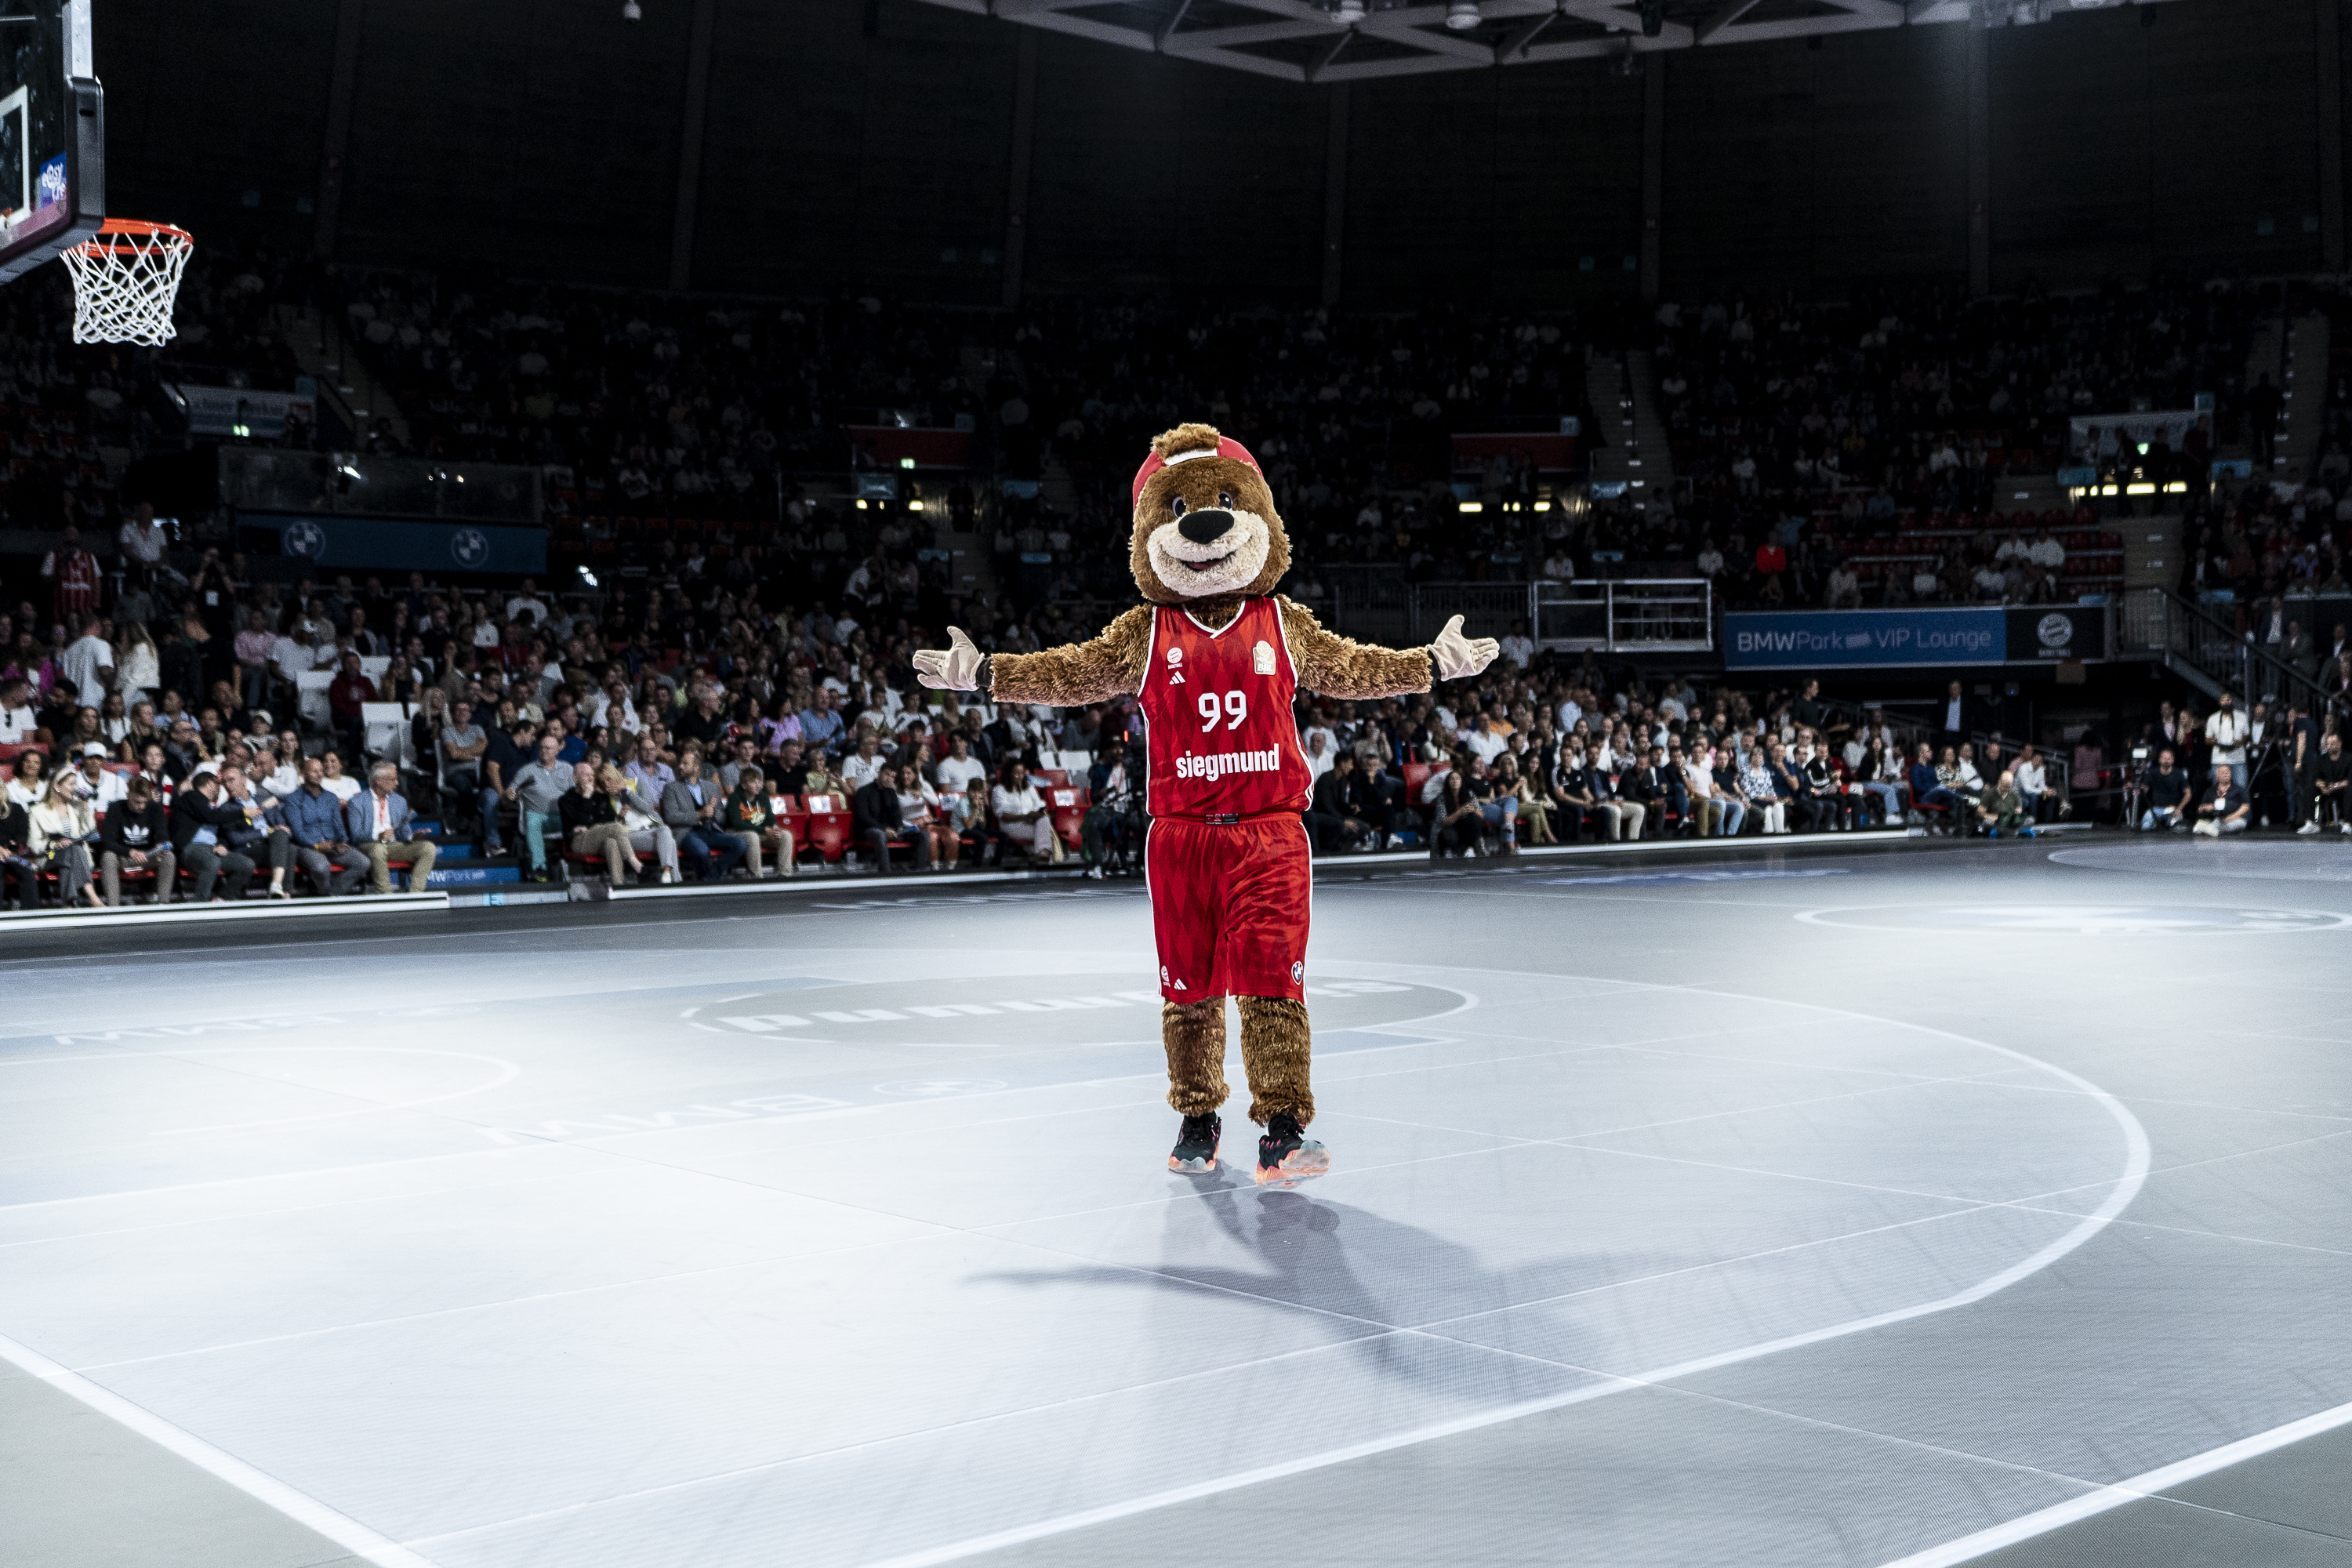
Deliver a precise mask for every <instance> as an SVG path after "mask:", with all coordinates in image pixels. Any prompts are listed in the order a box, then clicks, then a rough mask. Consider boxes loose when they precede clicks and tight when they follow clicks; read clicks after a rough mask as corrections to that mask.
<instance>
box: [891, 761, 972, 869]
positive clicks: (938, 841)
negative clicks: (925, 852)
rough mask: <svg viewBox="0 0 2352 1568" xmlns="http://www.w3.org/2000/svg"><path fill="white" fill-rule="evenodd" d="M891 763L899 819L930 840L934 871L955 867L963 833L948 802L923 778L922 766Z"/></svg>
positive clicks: (930, 864)
mask: <svg viewBox="0 0 2352 1568" xmlns="http://www.w3.org/2000/svg"><path fill="white" fill-rule="evenodd" d="M890 766H891V768H892V770H893V771H894V772H895V773H896V774H897V776H898V817H899V820H901V821H903V822H904V823H906V825H907V826H908V827H910V828H912V829H914V830H915V832H916V833H918V834H919V835H921V836H922V837H924V838H926V839H928V840H929V845H930V855H929V859H928V862H927V864H928V865H929V868H930V869H931V870H934V871H952V870H954V869H955V868H956V859H957V858H958V857H959V856H961V854H962V853H963V836H962V835H961V833H960V832H958V831H957V829H956V826H955V824H954V822H953V820H952V819H951V817H950V814H949V811H948V809H947V803H946V802H945V801H943V800H941V799H940V795H939V792H938V791H937V790H935V789H933V788H932V787H931V786H930V784H929V781H927V780H926V779H925V778H924V777H923V770H922V769H921V768H919V767H918V766H916V765H915V764H914V763H891V764H890Z"/></svg>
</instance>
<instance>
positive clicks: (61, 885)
mask: <svg viewBox="0 0 2352 1568" xmlns="http://www.w3.org/2000/svg"><path fill="white" fill-rule="evenodd" d="M28 815H29V816H30V817H31V832H30V834H29V839H30V845H31V849H32V855H33V858H35V859H36V860H38V861H39V862H41V868H42V869H43V870H44V871H50V872H55V873H56V875H57V879H58V903H59V904H60V905H70V904H73V903H75V902H77V901H79V902H82V903H86V904H88V905H89V907H90V908H92V909H101V908H103V907H104V901H103V900H100V898H99V896H98V889H96V888H94V887H92V886H91V885H90V868H91V865H92V858H91V852H92V850H93V848H94V847H96V845H97V843H98V819H97V816H96V815H95V814H94V813H93V812H92V811H91V810H90V806H89V802H88V801H86V800H84V799H83V798H82V795H81V788H80V786H79V784H76V783H75V781H74V775H73V774H72V773H58V775H57V776H56V777H55V778H53V779H51V780H50V782H49V787H48V792H47V794H46V795H43V796H42V797H41V803H40V804H39V805H36V806H35V807H33V809H32V811H31V812H30V813H29V814H28Z"/></svg>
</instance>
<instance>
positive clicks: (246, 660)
mask: <svg viewBox="0 0 2352 1568" xmlns="http://www.w3.org/2000/svg"><path fill="white" fill-rule="evenodd" d="M230 647H232V649H233V650H234V651H235V653H236V667H237V695H238V696H240V697H242V698H243V699H244V700H245V705H246V706H247V708H267V707H268V706H269V656H270V654H271V653H272V652H274V651H275V650H276V648H277V647H278V639H277V638H276V637H273V636H272V635H271V634H270V631H269V625H268V621H267V620H266V619H264V618H263V616H262V614H261V612H260V611H259V610H247V612H246V613H245V630H243V631H241V632H239V633H237V634H236V640H235V641H234V642H233V643H231V644H230Z"/></svg>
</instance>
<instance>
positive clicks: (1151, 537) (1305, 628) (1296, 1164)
mask: <svg viewBox="0 0 2352 1568" xmlns="http://www.w3.org/2000/svg"><path fill="white" fill-rule="evenodd" d="M1131 499H1132V500H1133V504H1134V531H1133V534H1132V537H1131V539H1130V542H1129V552H1128V553H1129V567H1130V569H1131V570H1132V572H1133V573H1134V575H1135V585H1136V588H1137V590H1138V591H1139V593H1141V595H1143V599H1144V603H1142V604H1140V605H1137V606H1135V607H1134V608H1133V609H1130V610H1129V611H1127V612H1126V613H1125V614H1123V615H1121V616H1118V619H1116V620H1114V621H1112V622H1111V624H1110V625H1109V626H1107V627H1105V628H1104V629H1103V631H1102V633H1101V635H1099V636H1098V637H1095V638H1093V639H1092V640H1091V641H1088V642H1084V643H1076V644H1069V645H1066V646H1064V647H1055V648H1046V649H1045V650H1043V651H1041V652H1038V653H1032V654H997V655H993V656H991V655H988V654H984V653H982V651H981V649H980V648H978V647H975V646H974V645H973V644H972V641H971V638H970V637H966V636H965V635H964V633H963V632H962V631H961V629H959V628H956V627H950V628H949V637H948V643H949V646H948V647H944V648H937V649H928V650H926V651H924V652H921V653H919V654H917V655H916V656H915V668H916V670H917V673H918V676H919V679H921V680H922V682H923V684H924V685H926V686H929V687H934V688H938V689H945V690H952V691H972V690H979V691H982V692H985V693H986V694H987V696H988V697H989V699H990V700H992V701H995V702H1000V703H1017V702H1027V703H1042V704H1046V705H1049V706H1053V707H1057V708H1066V707H1079V706H1083V705H1085V704H1087V703H1093V702H1108V701H1113V700H1121V699H1133V700H1134V701H1135V702H1136V704H1137V706H1138V708H1139V710H1140V711H1141V713H1142V716H1143V719H1144V721H1145V725H1146V729H1147V731H1148V732H1149V735H1150V781H1149V786H1148V793H1147V796H1146V802H1147V805H1148V808H1149V810H1150V817H1151V826H1150V831H1149V833H1148V835H1147V837H1146V841H1145V847H1144V859H1145V867H1146V869H1147V871H1148V872H1149V882H1150V895H1151V918H1152V929H1153V934H1154V937H1155V939H1156V942H1157V945H1158V947H1159V957H1160V996H1161V998H1162V1001H1161V1008H1160V1037H1161V1040H1162V1043H1163V1044H1164V1045H1165V1046H1166V1047H1167V1052H1168V1103H1169V1104H1170V1106H1171V1107H1172V1108H1173V1109H1174V1110H1176V1111H1177V1112H1178V1114H1179V1115H1181V1117H1182V1118H1183V1119H1184V1120H1183V1125H1182V1126H1181V1128H1180V1130H1179V1131H1178V1134H1177V1141H1176V1147H1175V1149H1174V1151H1173V1152H1171V1154H1170V1155H1169V1157H1168V1163H1169V1168H1170V1169H1171V1170H1175V1171H1181V1172H1184V1173H1188V1174H1201V1173H1206V1172H1210V1171H1213V1170H1215V1169H1216V1163H1217V1148H1218V1141H1219V1137H1220V1134H1221V1132H1222V1125H1223V1124H1222V1122H1221V1121H1220V1119H1219V1117H1218V1115H1217V1109H1218V1107H1220V1106H1222V1105H1223V1103H1224V1101H1225V1095H1226V1089H1225V1078H1224V1062H1225V998H1226V997H1227V996H1231V997H1233V998H1234V1002H1235V1005H1236V1006H1237V1008H1238V1010H1239V1012H1240V1015H1241V1033H1242V1039H1241V1045H1242V1063H1243V1066H1244V1068H1245V1069H1246V1071H1247V1073H1248V1076H1249V1088H1250V1099H1251V1104H1250V1120H1251V1121H1255V1122H1256V1123H1258V1124H1259V1125H1260V1126H1262V1127H1264V1128H1265V1135H1264V1136H1263V1137H1261V1138H1260V1139H1259V1140H1258V1159H1257V1171H1256V1176H1257V1180H1258V1181H1259V1182H1260V1183H1266V1184H1293V1183H1296V1182H1297V1181H1300V1180H1303V1179H1304V1178H1306V1177H1308V1176H1313V1175H1317V1174H1319V1173H1322V1172H1323V1171H1325V1170H1328V1168H1329V1165H1330V1153H1329V1151H1328V1150H1327V1149H1326V1148H1325V1147H1324V1146H1323V1145H1322V1143H1320V1142H1318V1141H1316V1140H1314V1139H1312V1138H1309V1137H1307V1135H1306V1129H1307V1125H1308V1123H1310V1122H1312V1121H1314V1119H1315V1096H1314V1090H1313V1088H1312V1082H1311V1077H1310V1073H1309V1070H1308V1058H1309V1049H1310V1045H1311V1039H1312V1032H1311V1030H1310V1029H1309V1027H1308V1023H1307V1004H1306V950H1307V915H1308V889H1309V877H1310V873H1309V868H1308V860H1309V858H1310V854H1311V850H1310V847H1309V845H1308V842H1307V834H1306V830H1305V828H1304V827H1303V826H1302V825H1301V822H1300V814H1301V813H1302V812H1303V811H1305V810H1306V808H1307V805H1308V804H1309V785H1310V783H1311V780H1310V776H1309V773H1308V771H1307V762H1306V758H1305V756H1304V754H1303V753H1302V752H1301V751H1300V749H1299V743H1298V731H1297V723H1296V721H1295V720H1294V719H1293V717H1292V702H1293V700H1294V699H1295V697H1296V695H1297V692H1299V691H1301V690H1306V691H1317V692H1322V693H1325V694H1327V695H1329V696H1333V697H1339V698H1348V699H1359V700H1361V699H1377V698H1382V697H1394V696H1401V695H1402V694H1404V693H1407V692H1414V691H1426V690H1428V689H1430V686H1431V684H1432V682H1433V681H1434V680H1440V679H1444V680H1453V679H1460V678H1462V677H1464V676H1468V675H1475V674H1476V673H1478V672H1479V671H1480V670H1483V669H1485V668H1486V666H1487V665H1489V664H1491V663H1493V662H1494V658H1495V655H1496V644H1495V642H1494V640H1493V639H1492V638H1486V637H1480V638H1471V637H1464V636H1463V635H1462V617H1461V616H1454V618H1453V620H1451V621H1449V622H1448V623H1447V624H1446V626H1445V629H1444V631H1443V632H1440V633H1439V634H1438V637H1437V640H1436V641H1435V642H1433V643H1432V644H1431V645H1430V646H1428V647H1422V648H1387V647H1374V646H1371V645H1369V644H1364V643H1358V642H1352V641H1350V640H1349V639H1348V638H1346V637H1339V636H1338V635H1336V634H1335V633H1332V632H1329V631H1326V630H1325V629H1324V628H1323V627H1322V626H1320V625H1319V624H1318V623H1317V621H1316V619H1315V617H1314V616H1313V615H1311V614H1310V613H1309V612H1307V610H1305V609H1303V608H1301V607H1300V606H1299V605H1295V604H1293V603H1292V602H1291V601H1289V600H1288V599H1286V598H1284V597H1283V596H1282V595H1279V594H1276V592H1275V591H1274V590H1275V586H1276V584H1278V583H1280V582H1281V581H1282V578H1283V575H1284V574H1286V573H1287V572H1288V571H1289V570H1290V537H1289V535H1288V534H1287V533H1286V531H1284V529H1283V526H1282V517H1281V514H1280V513H1279V512H1278V511H1276V509H1275V502H1274V491H1273V489H1272V488H1271V487H1270V486H1269V485H1268V484H1267V483H1266V479H1265V472H1264V471H1263V470H1262V469H1260V468H1259V467H1258V464H1257V459H1256V458H1253V457H1251V456H1250V454H1249V451H1248V449H1247V448H1245V447H1243V445H1242V444H1241V443H1240V442H1238V441H1235V440H1234V439H1233V438H1231V437H1227V436H1224V435H1222V434H1220V433H1219V432H1218V431H1217V430H1215V429H1213V428H1212V427H1211V426H1206V425H1179V426H1176V428H1174V429H1173V430H1171V431H1169V432H1167V433H1166V434H1165V435H1163V436H1161V437H1159V438H1158V439H1157V440H1155V441H1153V442H1152V443H1151V451H1150V456H1149V457H1147V458H1144V460H1143V466H1142V467H1141V468H1138V469H1137V470H1136V475H1135V483H1134V486H1133V489H1132V493H1131ZM1000 827H1001V830H1002V832H1003V836H1004V837H1006V838H1007V839H1008V840H1013V841H1020V842H1027V843H1034V844H1035V845H1036V847H1037V848H1038V849H1039V851H1040V852H1041V853H1043V854H1056V853H1058V849H1059V847H1058V845H1055V844H1052V843H1050V842H1048V840H1049V837H1050V835H1051V834H1052V831H1053V829H1052V824H1051V821H1050V819H1049V818H1041V819H1040V820H1039V821H1037V822H1034V823H1016V822H1003V823H1000Z"/></svg>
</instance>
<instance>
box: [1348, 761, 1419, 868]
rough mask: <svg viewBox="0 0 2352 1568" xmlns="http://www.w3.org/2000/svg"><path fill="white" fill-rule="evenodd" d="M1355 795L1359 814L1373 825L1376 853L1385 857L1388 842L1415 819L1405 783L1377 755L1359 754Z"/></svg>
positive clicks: (1373, 845)
mask: <svg viewBox="0 0 2352 1568" xmlns="http://www.w3.org/2000/svg"><path fill="white" fill-rule="evenodd" d="M1356 794H1357V801H1358V805H1357V808H1356V815H1357V816H1360V817H1362V818H1363V819H1364V820H1365V821H1367V822H1369V823H1370V824H1371V825H1372V832H1373V839H1372V847H1373V850H1374V852H1375V853H1380V854H1385V853H1386V852H1387V850H1388V847H1389V840H1390V839H1391V837H1394V836H1395V835H1396V834H1397V833H1399V832H1400V831H1402V829H1404V828H1407V827H1410V826H1412V824H1413V822H1414V820H1415V819H1414V817H1413V815H1412V805H1411V804H1410V803H1408V802H1407V801H1406V799H1405V797H1404V781H1403V780H1402V779H1401V778H1399V777H1397V776H1396V775H1395V774H1394V773H1390V772H1389V771H1388V769H1387V767H1386V766H1385V765H1384V764H1383V763H1382V762H1381V757H1380V754H1379V753H1378V752H1360V753H1359V755H1358V760H1357V763H1356Z"/></svg>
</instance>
